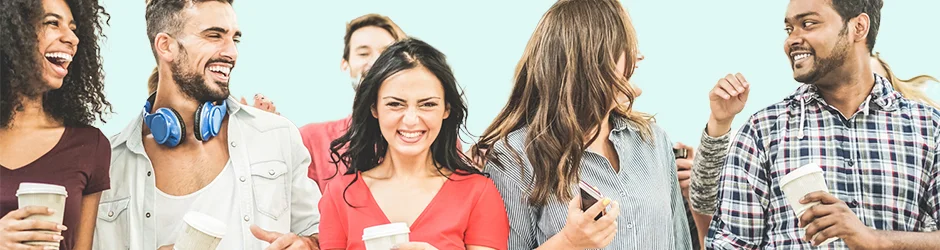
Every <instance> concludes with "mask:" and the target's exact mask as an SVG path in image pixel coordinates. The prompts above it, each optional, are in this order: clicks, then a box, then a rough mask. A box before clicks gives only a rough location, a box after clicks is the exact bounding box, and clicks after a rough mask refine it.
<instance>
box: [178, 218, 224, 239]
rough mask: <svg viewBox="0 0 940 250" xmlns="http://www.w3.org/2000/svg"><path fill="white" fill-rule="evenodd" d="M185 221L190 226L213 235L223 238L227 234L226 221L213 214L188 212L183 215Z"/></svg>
mask: <svg viewBox="0 0 940 250" xmlns="http://www.w3.org/2000/svg"><path fill="white" fill-rule="evenodd" d="M183 221H185V222H186V224H188V225H189V226H191V227H193V228H195V229H196V230H199V231H201V232H203V233H206V234H208V235H211V236H212V237H216V238H222V237H223V236H225V223H222V222H221V221H219V220H217V219H216V218H213V217H212V216H209V215H206V214H203V213H199V212H187V213H186V215H183Z"/></svg>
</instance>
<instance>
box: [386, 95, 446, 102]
mask: <svg viewBox="0 0 940 250" xmlns="http://www.w3.org/2000/svg"><path fill="white" fill-rule="evenodd" d="M382 99H393V100H396V101H399V102H406V101H405V99H401V98H398V97H394V96H386V97H382ZM433 99H441V98H440V97H436V96H433V97H428V98H424V99H421V100H418V102H426V101H430V100H433Z"/></svg>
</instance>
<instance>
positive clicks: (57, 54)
mask: <svg viewBox="0 0 940 250" xmlns="http://www.w3.org/2000/svg"><path fill="white" fill-rule="evenodd" d="M45 56H46V57H48V58H58V59H62V60H64V61H66V62H71V61H72V55H69V54H67V53H62V52H52V53H46V55H45Z"/></svg>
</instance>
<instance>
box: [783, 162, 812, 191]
mask: <svg viewBox="0 0 940 250" xmlns="http://www.w3.org/2000/svg"><path fill="white" fill-rule="evenodd" d="M817 172H820V173H821V172H822V168H820V167H819V165H816V163H810V164H806V165H803V166H802V167H800V168H797V169H796V170H793V171H790V173H787V175H784V176H783V178H780V186H781V187H783V186H785V185H787V183H790V182H792V181H793V180H796V179H797V178H800V177H803V176H806V175H809V174H813V173H817Z"/></svg>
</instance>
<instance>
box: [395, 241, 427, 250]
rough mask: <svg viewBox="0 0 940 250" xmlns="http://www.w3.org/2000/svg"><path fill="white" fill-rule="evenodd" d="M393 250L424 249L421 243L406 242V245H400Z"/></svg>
mask: <svg viewBox="0 0 940 250" xmlns="http://www.w3.org/2000/svg"><path fill="white" fill-rule="evenodd" d="M392 249H394V250H421V249H423V248H422V247H421V244H420V243H417V242H406V243H401V244H398V245H397V246H395V247H393V248H392Z"/></svg>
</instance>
